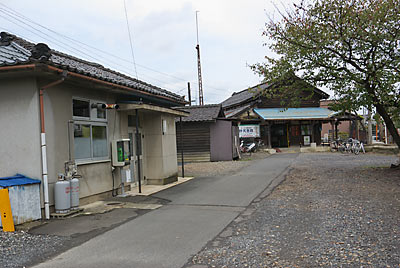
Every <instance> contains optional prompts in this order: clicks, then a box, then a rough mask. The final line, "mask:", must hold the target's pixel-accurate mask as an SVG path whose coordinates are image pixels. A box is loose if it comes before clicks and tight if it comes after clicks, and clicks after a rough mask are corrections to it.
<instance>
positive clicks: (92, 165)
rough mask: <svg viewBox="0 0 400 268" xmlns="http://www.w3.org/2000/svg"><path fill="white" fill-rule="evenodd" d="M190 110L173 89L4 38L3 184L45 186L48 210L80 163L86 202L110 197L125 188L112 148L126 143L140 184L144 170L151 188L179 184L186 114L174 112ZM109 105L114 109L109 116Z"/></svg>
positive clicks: (0, 87)
mask: <svg viewBox="0 0 400 268" xmlns="http://www.w3.org/2000/svg"><path fill="white" fill-rule="evenodd" d="M185 103H186V102H185V100H184V98H183V97H181V96H179V95H176V94H174V93H171V92H169V91H167V90H164V89H161V88H158V87H156V86H153V85H150V84H147V83H145V82H143V81H140V80H137V79H134V78H131V77H128V76H126V75H123V74H121V73H118V72H115V71H112V70H110V69H107V68H105V67H103V66H101V65H99V64H96V63H91V62H87V61H85V60H81V59H78V58H75V57H73V56H70V55H66V54H64V53H61V52H58V51H55V50H52V49H49V47H48V46H47V45H45V44H41V43H40V44H32V43H29V42H27V41H25V40H23V39H21V38H18V37H16V36H14V35H11V34H8V33H5V32H2V33H1V39H0V129H1V130H0V148H1V152H2V153H1V154H0V177H4V176H12V175H15V174H16V173H20V174H24V175H26V176H29V177H31V178H37V179H41V180H42V187H41V195H42V199H41V200H42V201H41V202H42V204H41V206H42V208H45V207H46V204H45V203H47V201H46V197H45V196H44V195H47V192H48V205H49V206H50V208H51V206H52V205H53V204H54V197H53V187H54V184H55V182H56V181H57V176H58V174H59V173H64V164H65V162H67V161H69V160H71V159H72V160H75V161H76V163H77V165H78V173H79V174H81V175H82V178H81V180H80V198H81V200H82V202H85V200H88V198H90V197H92V196H95V195H101V194H103V195H105V194H110V193H111V191H112V189H113V180H114V187H115V188H116V187H118V185H119V184H120V181H121V178H120V174H119V173H118V172H113V171H112V170H113V169H112V164H111V147H110V144H111V141H112V140H115V139H120V138H126V139H130V140H131V146H132V150H133V153H134V154H133V156H132V157H131V158H130V159H129V160H130V162H131V165H130V168H131V170H132V174H133V183H135V182H137V181H138V168H139V166H140V173H141V177H142V181H143V183H153V184H164V183H168V182H171V181H175V180H176V179H177V174H178V167H177V152H176V134H175V117H179V116H185V115H186V113H184V112H182V111H178V110H175V109H172V108H171V107H173V106H183V105H184V104H185ZM115 104H117V105H118V106H119V109H115V107H116V106H115ZM107 105H111V106H110V107H111V108H114V109H104V106H107ZM137 131H138V132H139V133H140V134H139V135H136V132H137ZM136 137H140V138H139V139H138V140H136ZM44 138H45V140H43V139H44ZM44 145H45V147H44ZM43 147H44V150H43ZM136 148H141V154H140V156H139V157H136ZM44 151H45V152H44ZM44 153H45V154H46V156H45V157H44V156H43V154H44ZM113 173H114V174H113ZM46 179H47V180H48V182H47V183H46V182H45V180H46ZM45 184H47V185H48V190H47V189H46V188H47V185H45ZM128 188H129V184H128ZM45 201H46V202H45Z"/></svg>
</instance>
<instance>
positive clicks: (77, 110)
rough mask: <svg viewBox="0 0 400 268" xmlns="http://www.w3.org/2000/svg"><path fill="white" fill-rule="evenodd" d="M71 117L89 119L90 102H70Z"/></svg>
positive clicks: (74, 100) (76, 100)
mask: <svg viewBox="0 0 400 268" xmlns="http://www.w3.org/2000/svg"><path fill="white" fill-rule="evenodd" d="M72 110H73V116H77V117H86V118H90V102H89V101H85V100H78V99H73V100H72Z"/></svg>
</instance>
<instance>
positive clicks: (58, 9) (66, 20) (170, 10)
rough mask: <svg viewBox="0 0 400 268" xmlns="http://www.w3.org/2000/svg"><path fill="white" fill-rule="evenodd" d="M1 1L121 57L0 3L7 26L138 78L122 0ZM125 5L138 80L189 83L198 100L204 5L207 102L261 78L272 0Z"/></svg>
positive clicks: (131, 0)
mask: <svg viewBox="0 0 400 268" xmlns="http://www.w3.org/2000/svg"><path fill="white" fill-rule="evenodd" d="M276 2H277V3H278V4H277V5H278V6H280V7H282V6H283V7H289V5H290V3H291V2H292V1H291V0H285V1H283V0H282V1H279V2H278V1H276ZM0 3H2V4H4V5H6V6H7V7H10V8H12V9H14V10H15V11H18V12H20V13H22V14H23V15H25V16H27V17H29V18H30V19H32V20H33V21H34V22H37V23H39V24H41V25H43V26H46V27H48V28H50V29H52V30H54V31H56V32H58V33H61V34H63V35H66V36H68V37H71V38H74V39H77V40H79V41H81V42H84V43H85V44H88V45H91V46H93V47H96V48H98V49H100V50H103V51H108V52H109V53H111V54H114V55H116V56H118V57H119V58H115V57H112V56H110V55H106V54H104V53H102V52H99V51H96V50H93V49H89V50H88V49H87V48H85V47H83V46H82V45H80V44H76V43H73V42H70V41H68V40H66V39H64V38H63V37H61V36H57V35H56V34H54V33H51V32H48V31H46V30H45V29H42V28H40V27H39V26H37V25H34V24H32V23H30V22H27V21H24V20H22V19H21V18H18V17H17V18H18V19H19V20H20V21H18V20H16V19H15V18H11V17H10V13H8V12H10V10H7V9H6V8H5V7H4V6H1V5H0V25H1V26H0V29H1V30H7V31H10V32H12V33H13V34H16V35H18V36H21V37H23V38H27V39H29V40H31V41H34V42H44V43H47V44H48V45H49V46H50V47H51V48H54V49H57V50H60V51H62V52H65V53H68V54H73V55H75V56H77V57H80V58H84V59H87V60H90V61H94V62H98V63H101V64H103V65H105V66H107V67H109V68H111V69H114V70H117V71H121V72H124V73H128V74H130V75H131V76H135V71H134V67H133V65H132V64H130V63H129V61H131V60H132V57H131V51H130V46H129V37H128V33H127V27H126V20H125V13H124V5H123V3H124V2H123V0H114V1H111V0H108V1H106V0H80V1H77V0H69V1H51V0H37V1H27V0H0ZM126 3H127V10H128V16H129V23H130V27H131V30H132V32H131V33H132V37H133V47H134V54H135V59H136V63H137V73H138V78H139V79H141V80H143V81H145V82H148V83H151V84H154V85H157V86H160V87H162V88H165V89H168V90H170V91H172V92H175V93H178V94H181V95H187V89H186V88H187V82H189V81H190V82H192V98H193V99H196V100H197V92H198V85H197V61H196V57H197V55H196V50H195V46H196V24H195V11H196V10H199V11H200V13H199V38H200V48H201V63H202V71H203V72H202V74H203V90H204V100H205V103H219V102H221V101H222V100H224V99H226V98H227V97H229V96H230V95H231V94H232V92H234V91H240V90H242V89H245V88H247V87H249V86H254V85H256V84H257V83H259V82H260V78H259V77H258V76H256V75H254V74H253V72H252V71H251V70H250V69H249V68H248V66H247V64H252V63H256V62H261V61H263V58H264V56H265V55H267V54H268V53H269V52H268V49H267V47H265V46H263V45H262V44H263V43H264V42H265V41H267V40H266V38H265V37H262V36H261V34H262V29H263V26H264V23H265V22H266V21H267V15H266V14H267V13H268V14H269V15H272V14H273V13H276V12H275V11H274V9H275V8H274V4H273V3H272V2H271V1H263V0H250V1H232V0H214V1H211V0H202V1H194V0H186V1H185V0H169V1H162V0H126ZM7 11H8V12H7ZM14 17H15V15H14ZM21 20H22V21H23V22H22V21H21ZM25 23H26V24H25ZM16 24H19V25H16ZM27 24H28V25H32V26H34V27H35V28H37V29H39V30H40V31H42V32H44V33H45V34H43V33H40V32H38V31H36V30H34V29H32V28H30V26H28V25H27ZM55 39H57V40H58V41H57V40H55ZM71 47H74V48H71ZM121 58H122V59H125V60H122V59H121ZM149 68H150V69H153V70H156V71H159V72H162V73H165V74H168V75H165V74H161V73H159V72H155V71H152V70H149ZM177 78H179V79H177Z"/></svg>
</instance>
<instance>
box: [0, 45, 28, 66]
mask: <svg viewBox="0 0 400 268" xmlns="http://www.w3.org/2000/svg"><path fill="white" fill-rule="evenodd" d="M30 56H31V52H30V51H29V50H27V49H25V48H23V47H21V46H20V45H18V44H17V43H14V42H11V43H10V44H9V45H8V46H1V45H0V66H4V65H16V64H20V63H27V62H28V61H29V57H30Z"/></svg>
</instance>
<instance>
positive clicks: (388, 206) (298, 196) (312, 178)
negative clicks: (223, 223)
mask: <svg viewBox="0 0 400 268" xmlns="http://www.w3.org/2000/svg"><path fill="white" fill-rule="evenodd" d="M395 160H396V158H394V157H392V156H384V155H374V154H366V155H359V156H354V155H342V154H337V153H319V154H301V155H299V157H298V158H297V159H296V161H295V163H294V164H293V166H292V170H291V172H290V173H289V174H288V175H287V177H286V180H285V181H284V182H283V183H282V184H281V185H279V186H278V187H277V188H276V189H275V190H274V191H273V192H272V194H270V195H269V196H267V197H265V198H263V199H260V198H258V199H256V200H255V202H253V203H252V205H251V206H250V207H249V208H248V209H247V210H246V212H245V213H243V214H242V215H240V216H239V217H238V218H237V219H236V220H235V221H234V222H232V223H231V224H230V225H229V226H228V227H227V228H226V229H225V230H224V231H223V232H221V234H220V235H219V236H217V237H216V238H215V239H214V240H212V241H210V242H209V243H208V244H207V245H206V247H205V248H203V250H201V251H200V252H199V253H198V254H196V255H195V256H193V257H192V258H191V259H190V260H189V262H188V263H187V265H186V266H185V267H318V266H322V267H399V266H400V225H399V219H400V170H399V169H389V168H387V167H388V166H390V164H391V163H393V162H394V161H395ZM249 211H250V212H251V213H249Z"/></svg>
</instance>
